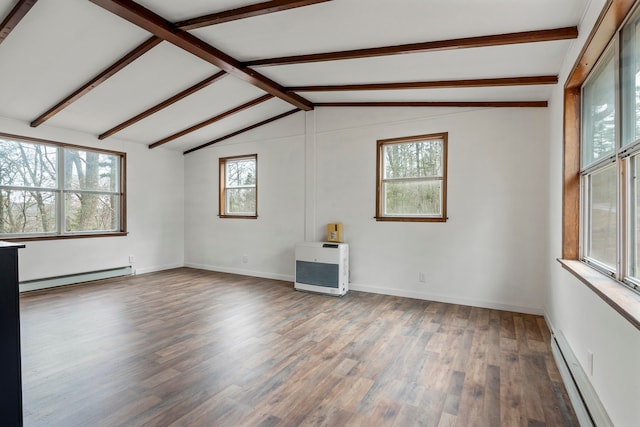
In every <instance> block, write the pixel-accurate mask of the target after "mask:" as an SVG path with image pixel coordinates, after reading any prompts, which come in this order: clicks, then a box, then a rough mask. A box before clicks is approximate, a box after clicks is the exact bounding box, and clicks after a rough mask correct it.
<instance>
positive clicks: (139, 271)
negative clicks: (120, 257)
mask: <svg viewBox="0 0 640 427" xmlns="http://www.w3.org/2000/svg"><path fill="white" fill-rule="evenodd" d="M181 267H185V265H184V264H167V265H158V266H153V267H144V268H136V269H135V271H134V274H145V273H155V272H156V271H163V270H172V269H174V268H181Z"/></svg>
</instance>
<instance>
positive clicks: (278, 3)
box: [0, 0, 331, 139]
mask: <svg viewBox="0 0 640 427" xmlns="http://www.w3.org/2000/svg"><path fill="white" fill-rule="evenodd" d="M36 1H37V0H21V1H20V2H19V3H18V5H17V6H16V7H15V8H14V11H15V10H18V9H19V7H20V6H22V5H26V4H29V3H30V4H31V5H33V3H35V2H36ZM326 1H331V0H272V1H267V2H264V3H259V4H255V5H250V6H245V7H240V8H236V9H232V10H228V11H224V12H219V13H214V14H209V15H204V16H200V17H197V18H193V19H189V20H186V21H182V22H179V23H178V24H176V26H177V27H178V28H180V29H183V30H189V29H194V28H200V27H204V26H207V25H214V24H220V23H223V22H229V21H234V20H237V19H243V18H249V17H252V16H258V15H264V14H268V13H274V12H280V11H283V10H288V9H293V8H297V7H303V6H308V5H312V4H316V3H322V2H326ZM31 5H30V6H28V7H29V8H30V7H31ZM25 7H26V6H22V7H20V9H19V11H20V13H21V14H22V15H21V16H20V14H19V13H16V14H15V17H14V18H12V19H11V21H10V18H11V17H12V14H13V12H14V11H12V13H11V14H10V15H9V17H7V19H6V20H5V22H3V23H2V26H1V27H0V29H1V31H0V43H1V42H2V39H3V38H4V37H6V34H9V31H11V29H12V28H13V27H15V25H16V24H17V21H16V20H15V19H16V17H18V16H19V18H18V20H19V19H20V18H22V16H24V14H26V12H27V11H28V8H26V10H24V9H25ZM9 21H10V22H13V23H12V24H11V23H10V24H7V25H6V26H5V23H6V22H9ZM5 28H7V31H6V34H5ZM160 42H162V39H160V38H158V37H156V36H153V37H151V38H150V39H149V40H147V41H145V42H144V43H142V44H141V45H139V46H137V47H136V48H135V49H133V50H132V51H131V52H129V53H128V54H127V55H125V56H124V57H123V58H121V59H119V60H118V61H117V62H115V63H114V64H113V65H111V66H110V67H109V68H107V69H106V70H105V71H103V72H102V73H100V74H98V75H97V76H96V77H94V78H93V79H91V80H90V81H88V82H87V83H86V84H85V85H83V86H82V87H81V88H79V89H77V90H76V91H75V92H73V93H72V94H71V95H69V96H68V97H66V98H65V99H63V100H62V101H60V102H59V103H58V104H56V105H55V106H54V107H52V108H51V109H50V110H48V111H47V112H45V113H43V114H42V115H41V116H40V117H38V118H37V119H36V120H34V121H33V122H32V123H31V126H33V127H36V126H39V125H41V124H42V123H44V122H45V121H46V120H48V119H50V118H51V117H53V116H54V115H55V114H57V113H59V112H60V111H62V110H63V109H65V108H66V107H68V106H69V105H71V104H72V103H73V102H75V101H77V100H78V99H79V98H80V97H82V96H84V95H86V94H87V93H88V92H89V91H91V90H93V89H95V88H96V87H97V86H98V85H100V84H102V83H104V82H105V81H106V80H107V79H108V78H110V77H112V76H113V75H114V74H115V73H117V72H118V71H120V70H122V69H123V68H124V67H126V66H127V65H129V64H131V63H132V62H133V61H135V60H136V59H138V58H139V57H141V56H142V55H143V54H145V53H146V52H147V51H149V50H151V49H152V48H153V47H154V46H156V45H158V44H159V43H160ZM187 95H190V93H189V94H186V95H185V96H187ZM179 99H182V98H179ZM177 100H178V99H176V100H175V101H177ZM175 101H174V102H175ZM169 105H170V104H169ZM165 107H166V106H165ZM162 108H164V107H162ZM162 108H160V109H162ZM156 111H159V110H156ZM156 111H153V112H150V113H149V114H147V115H145V116H143V117H138V116H136V117H134V118H133V119H131V120H132V122H131V123H127V122H125V123H122V125H124V124H126V126H124V127H122V128H121V129H116V128H114V129H110V130H109V131H107V132H105V133H103V134H101V135H100V136H99V137H98V138H99V139H104V138H107V137H109V136H110V135H113V134H114V133H116V132H118V131H120V130H122V129H124V128H126V127H127V126H131V125H132V124H133V123H135V122H137V121H139V120H142V119H144V118H145V117H148V115H150V114H153V113H155V112H156ZM142 114H144V113H142ZM134 119H137V120H134ZM111 131H113V132H111ZM109 132H111V133H109Z"/></svg>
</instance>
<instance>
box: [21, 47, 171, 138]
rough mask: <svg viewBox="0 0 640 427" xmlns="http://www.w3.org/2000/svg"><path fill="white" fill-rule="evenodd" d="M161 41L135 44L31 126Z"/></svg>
mask: <svg viewBox="0 0 640 427" xmlns="http://www.w3.org/2000/svg"><path fill="white" fill-rule="evenodd" d="M161 42H162V40H161V39H159V38H158V37H151V38H149V39H147V40H146V41H144V42H143V43H142V44H140V45H139V46H137V47H136V48H135V49H133V50H132V51H130V52H129V53H127V54H126V55H125V56H123V57H122V58H120V59H119V60H118V61H116V62H115V63H114V64H113V65H111V66H110V67H109V68H107V69H106V70H104V71H103V72H101V73H100V74H98V75H97V76H95V77H94V78H93V79H91V80H89V81H88V82H86V83H85V84H84V85H82V86H81V87H80V88H79V89H77V90H76V91H75V92H73V93H72V94H71V95H69V96H67V97H66V98H65V99H63V100H62V101H60V102H59V103H58V104H56V105H55V106H53V107H52V108H50V109H49V110H47V111H46V112H44V113H43V114H42V115H41V116H40V117H38V118H37V119H35V120H34V121H32V122H31V126H32V127H37V126H40V125H41V124H42V123H44V122H45V121H47V120H49V119H50V118H51V117H53V116H54V115H55V114H57V113H59V112H60V111H62V110H64V109H65V108H67V107H68V106H69V105H71V104H72V103H74V102H75V101H77V100H78V99H80V98H81V97H82V96H84V95H86V94H87V93H88V92H90V91H91V90H93V89H94V88H96V87H97V86H98V85H100V84H101V83H103V82H105V81H106V80H107V79H108V78H109V77H111V76H113V75H114V74H115V73H117V72H118V71H120V70H122V69H123V68H124V67H126V66H127V65H129V64H131V63H132V62H133V61H135V60H136V59H138V58H140V57H141V56H142V55H144V54H145V53H147V52H148V51H150V50H151V49H153V48H154V47H155V46H157V45H158V44H160V43H161Z"/></svg>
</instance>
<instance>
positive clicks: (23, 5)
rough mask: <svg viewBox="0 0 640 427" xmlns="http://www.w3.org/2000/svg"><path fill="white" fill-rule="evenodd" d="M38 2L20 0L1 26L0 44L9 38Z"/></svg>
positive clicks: (35, 0) (34, 0)
mask: <svg viewBox="0 0 640 427" xmlns="http://www.w3.org/2000/svg"><path fill="white" fill-rule="evenodd" d="M37 1H38V0H20V1H18V3H17V4H16V5H15V6H14V7H13V9H11V12H9V14H8V15H7V17H6V18H4V20H3V21H2V23H1V24H0V43H2V42H3V41H4V39H6V38H7V36H8V35H9V33H10V32H11V31H12V30H13V29H14V28H15V27H16V25H18V23H19V22H20V21H21V20H22V18H24V17H25V16H26V14H27V12H29V10H31V7H33V5H34V4H36V2H37Z"/></svg>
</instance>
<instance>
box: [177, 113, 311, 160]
mask: <svg viewBox="0 0 640 427" xmlns="http://www.w3.org/2000/svg"><path fill="white" fill-rule="evenodd" d="M298 111H300V109H299V108H294V109H293V110H289V111H287V112H286V113H282V114H278V115H277V116H274V117H271V118H269V119H267V120H263V121H261V122H258V123H256V124H253V125H251V126H247V127H246V128H242V129H240V130H237V131H235V132H231V133H229V134H227V135H225V136H221V137H220V138H216V139H214V140H213V141H209V142H206V143H204V144H202V145H199V146H197V147H194V148H191V149H189V150H187V151H185V152H184V153H182V154H189V153H193V152H194V151H197V150H200V149H202V148H205V147H208V146H210V145H213V144H216V143H218V142H221V141H224V140H225V139H229V138H232V137H234V136H236V135H240V134H241V133H245V132H248V131H250V130H253V129H255V128H258V127H260V126H264V125H266V124H268V123H271V122H275V121H276V120H280V119H282V118H284V117H287V116H290V115H291V114H293V113H297V112H298Z"/></svg>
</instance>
